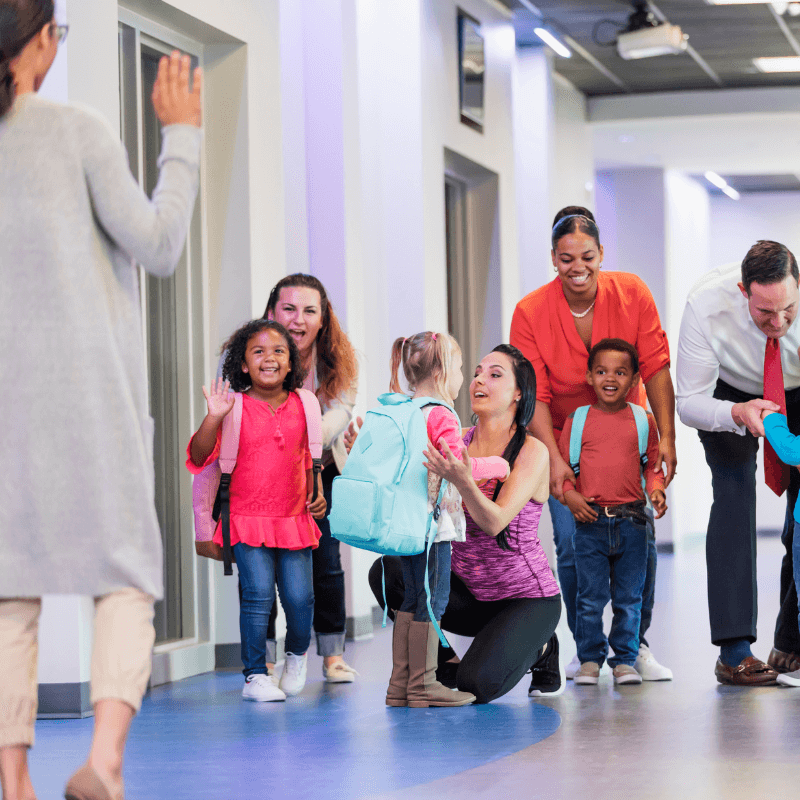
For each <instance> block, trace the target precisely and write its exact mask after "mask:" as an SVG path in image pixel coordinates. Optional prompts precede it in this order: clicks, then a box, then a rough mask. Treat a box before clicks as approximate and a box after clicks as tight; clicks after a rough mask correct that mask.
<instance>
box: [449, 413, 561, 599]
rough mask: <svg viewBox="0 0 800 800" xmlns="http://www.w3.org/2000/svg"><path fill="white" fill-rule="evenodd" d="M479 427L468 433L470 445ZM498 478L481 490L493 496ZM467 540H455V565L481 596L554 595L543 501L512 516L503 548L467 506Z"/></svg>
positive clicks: (494, 597)
mask: <svg viewBox="0 0 800 800" xmlns="http://www.w3.org/2000/svg"><path fill="white" fill-rule="evenodd" d="M474 431H475V428H470V429H469V430H468V431H467V433H466V435H465V436H464V444H465V445H467V446H469V443H470V442H471V441H472V436H473V433H474ZM496 485H497V481H496V480H491V481H487V482H486V483H485V484H484V485H483V486H481V487H480V488H481V491H482V492H483V493H484V494H485V495H486V496H487V497H488V498H489V499H491V498H492V494H493V493H494V489H495V486H496ZM464 515H465V517H466V521H467V530H466V534H467V540H466V541H465V542H453V557H452V569H453V572H455V574H456V575H458V577H459V578H461V580H462V581H464V585H465V586H466V587H467V588H468V589H469V590H470V592H472V594H473V595H474V596H475V598H476V599H477V600H483V601H490V600H510V599H512V598H515V597H554V596H555V595H557V594H558V593H559V588H558V584H557V583H556V579H555V577H554V576H553V571H552V570H551V569H550V564H549V562H548V561H547V556H546V555H545V554H544V550H542V545H541V542H540V541H539V535H538V530H539V518H540V517H541V516H542V504H541V503H536V502H534V501H533V500H530V501H528V503H527V504H526V505H525V506H523V508H522V510H521V511H520V512H519V514H517V516H516V517H514V519H512V520H511V524H510V525H509V526H508V527H509V535H508V542H509V544H510V545H511V550H510V551H509V550H501V549H500V548H499V547H498V546H497V542H496V541H495V537H494V536H489V535H488V534H486V533H484V532H483V531H482V530H481V529H480V528H479V527H478V526H477V525H476V524H475V521H474V520H473V519H472V517H471V516H470V513H469V511H467V509H466V508H464Z"/></svg>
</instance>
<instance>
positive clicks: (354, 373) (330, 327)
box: [264, 272, 358, 403]
mask: <svg viewBox="0 0 800 800" xmlns="http://www.w3.org/2000/svg"><path fill="white" fill-rule="evenodd" d="M295 287H302V288H305V289H315V290H316V291H317V292H319V298H320V306H321V311H322V327H321V328H320V329H319V333H318V334H317V363H316V369H317V380H318V382H319V387H318V388H317V395H318V396H319V397H320V399H321V400H322V401H323V402H324V403H330V402H332V401H333V400H336V399H337V398H338V397H340V396H341V395H342V393H344V392H347V391H349V390H350V388H351V387H352V385H353V384H354V383H355V380H356V378H357V377H358V359H357V358H356V352H355V350H354V349H353V345H352V344H351V343H350V339H348V338H347V334H346V333H345V332H344V331H343V330H342V326H341V325H340V324H339V318H338V317H337V316H336V314H335V313H334V311H333V306H332V305H331V302H330V300H328V294H327V292H326V291H325V287H324V286H323V285H322V281H320V280H319V279H318V278H315V277H314V276H313V275H308V274H306V273H305V272H295V273H294V274H292V275H287V276H286V277H285V278H281V279H280V280H279V281H278V282H277V283H276V284H275V286H273V287H272V291H271V292H270V293H269V299H268V300H267V307H266V308H265V309H264V317H265V318H266V317H268V316H269V315H270V314H272V315H273V316H274V315H275V309H276V308H277V306H278V300H279V299H280V295H281V290H282V289H292V288H295Z"/></svg>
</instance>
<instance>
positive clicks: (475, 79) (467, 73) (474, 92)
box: [458, 9, 486, 133]
mask: <svg viewBox="0 0 800 800" xmlns="http://www.w3.org/2000/svg"><path fill="white" fill-rule="evenodd" d="M485 72H486V61H485V58H484V48H483V36H482V35H481V24H480V22H478V20H476V19H475V18H474V17H471V16H470V15H469V14H467V13H466V12H464V11H461V9H459V11H458V88H459V91H458V97H459V103H460V106H461V109H460V111H461V121H462V122H463V123H464V124H465V125H469V126H470V127H471V128H474V129H475V130H476V131H478V132H480V133H483V121H484V112H483V78H484V73H485Z"/></svg>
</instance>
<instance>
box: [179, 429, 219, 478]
mask: <svg viewBox="0 0 800 800" xmlns="http://www.w3.org/2000/svg"><path fill="white" fill-rule="evenodd" d="M194 436H195V435H194V434H192V438H191V439H189V444H188V445H187V447H186V469H188V470H189V472H191V473H192V475H199V474H200V473H201V472H202V471H203V470H204V469H205V468H206V467H207V466H208V465H209V464H211V463H212V462H213V461H216V459H218V458H219V445H220V442H221V441H222V425H220V426H219V428H217V443H216V444H215V445H214V449H213V450H212V451H211V455H210V456H209V457H208V458H207V459H206V460H205V461H204V462H203V463H202V465H201V466H199V467H198V466H197V465H196V464H195V463H194V461H192V439H194Z"/></svg>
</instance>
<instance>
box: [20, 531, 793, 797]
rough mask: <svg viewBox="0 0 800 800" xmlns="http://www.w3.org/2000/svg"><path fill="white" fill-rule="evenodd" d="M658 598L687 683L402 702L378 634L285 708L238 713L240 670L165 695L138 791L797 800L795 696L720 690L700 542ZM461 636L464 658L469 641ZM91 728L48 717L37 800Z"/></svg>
mask: <svg viewBox="0 0 800 800" xmlns="http://www.w3.org/2000/svg"><path fill="white" fill-rule="evenodd" d="M758 544H759V574H760V581H759V596H760V600H761V612H760V618H759V619H760V624H759V632H760V635H759V642H758V643H757V644H756V646H755V647H754V651H755V652H756V654H757V655H758V656H760V657H762V658H766V656H767V654H768V652H769V649H770V642H771V632H772V631H771V629H772V625H773V622H774V619H775V614H776V613H777V592H778V589H777V575H778V566H779V559H780V553H781V545H780V541H779V539H778V538H774V537H770V538H760V539H759V543H758ZM676 575H677V576H679V580H678V581H676V580H675V576H676ZM657 593H658V594H657V604H656V613H655V617H654V624H653V629H652V631H651V633H652V636H651V637H650V641H651V645H652V647H653V650H654V651H655V653H656V655H657V656H658V658H659V660H661V661H662V662H663V663H664V664H666V665H668V666H670V667H671V668H672V669H673V671H674V673H675V680H674V681H672V682H667V683H649V684H648V683H645V684H643V685H641V686H629V687H621V688H619V689H615V688H614V686H613V684H612V681H611V676H610V673H609V672H608V669H607V668H606V669H605V670H604V671H603V673H602V675H601V679H600V684H599V686H595V687H592V686H581V687H579V686H574V685H573V684H572V682H571V681H570V682H568V683H567V688H566V691H565V692H564V694H562V695H561V696H560V697H556V698H552V699H551V700H548V701H542V700H537V701H534V700H530V699H528V697H527V688H528V681H527V679H526V680H525V681H524V682H523V683H521V684H520V685H518V686H517V687H516V688H515V689H514V690H513V691H512V692H510V693H509V694H508V695H506V696H505V697H503V698H501V699H500V700H499V701H495V702H494V703H491V704H489V705H484V706H469V707H465V708H454V709H435V708H431V709H427V710H421V709H389V708H386V707H385V706H384V705H383V698H384V692H385V688H386V681H387V679H388V674H389V669H390V664H391V659H390V647H391V627H387V629H386V630H381V629H380V628H378V629H377V630H376V634H375V638H374V639H372V640H368V641H363V642H356V643H352V642H351V643H348V649H347V659H348V661H349V662H350V663H351V664H352V665H353V666H354V667H355V668H356V669H357V670H358V671H359V672H360V677H359V678H358V679H357V682H356V683H355V684H352V685H326V684H325V683H323V681H322V677H321V659H320V658H319V657H318V656H316V654H314V653H313V652H312V655H311V656H310V657H309V680H308V683H307V685H306V689H305V690H304V691H303V693H302V694H301V695H300V696H299V697H296V698H294V699H291V700H289V701H288V702H286V703H264V704H259V703H245V702H243V701H242V700H241V697H240V694H241V688H242V679H241V675H240V674H239V673H236V672H222V671H220V672H216V673H212V674H207V675H200V676H197V677H194V678H189V679H187V680H184V681H179V682H176V683H173V684H168V685H166V686H160V687H157V688H155V689H153V690H152V691H151V692H150V693H149V694H148V696H147V697H146V698H145V701H144V705H143V708H142V713H141V715H140V716H139V717H138V718H137V719H136V720H135V721H134V724H133V729H132V735H131V739H130V745H129V748H128V755H127V764H126V780H127V792H126V798H127V800H228V799H231V800H233V799H234V798H237V799H238V798H249V799H250V800H261V798H265V799H266V798H273V797H281V796H285V797H291V798H293V800H306V798H308V800H315V799H317V800H324V799H325V798H332V799H333V798H335V799H336V800H350V799H351V798H353V799H355V798H385V799H386V800H389V798H391V800H412V799H413V800H428V799H430V800H450V799H451V798H452V800H467V799H468V798H504V799H505V800H517V798H548V799H549V800H561V798H563V799H564V800H567V798H580V797H582V796H591V797H593V798H598V799H599V800H606V799H607V798H608V800H610V798H615V797H619V796H629V797H636V798H640V799H641V800H645V799H646V798H654V799H655V798H659V799H660V798H665V799H666V798H675V797H681V798H715V799H716V798H729V800H739V799H740V798H741V800H744V799H745V798H748V800H749V799H750V798H760V797H794V796H796V795H797V787H798V786H800V760H799V759H798V757H797V753H798V748H800V726H798V724H797V719H798V712H800V691H795V690H793V689H786V688H783V687H769V688H762V689H740V688H733V687H723V686H720V685H718V684H717V683H716V680H715V678H714V674H713V671H714V660H715V652H714V649H713V648H712V647H711V645H710V644H709V643H708V641H707V631H708V621H707V611H706V598H705V558H704V548H703V542H702V541H701V540H695V541H694V542H692V543H691V544H685V545H684V551H683V552H681V553H679V554H677V555H661V556H660V559H659V575H658V585H657ZM562 627H563V623H562ZM559 632H560V633H561V629H560V631H559ZM453 639H454V644H455V647H456V649H457V650H458V651H459V652H462V653H463V650H464V645H465V642H466V640H460V639H458V638H456V637H453ZM561 640H562V643H563V644H562V656H563V657H564V658H565V659H567V660H568V659H569V658H571V657H572V655H573V653H574V644H572V642H571V640H570V638H569V637H568V636H567V635H561ZM312 651H313V647H312ZM91 726H92V720H91V719H84V720H63V721H40V722H39V723H38V724H37V744H36V747H35V748H34V750H33V751H32V758H31V764H32V773H33V778H34V786H35V787H36V789H37V792H38V796H39V798H40V800H50V798H57V797H61V796H62V795H61V790H62V788H63V785H64V782H65V780H66V778H67V777H68V776H69V775H70V774H71V772H72V771H73V770H74V769H75V768H76V767H77V766H78V764H79V762H80V761H81V759H82V758H84V757H85V753H86V752H87V749H88V746H89V741H90V737H91Z"/></svg>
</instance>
